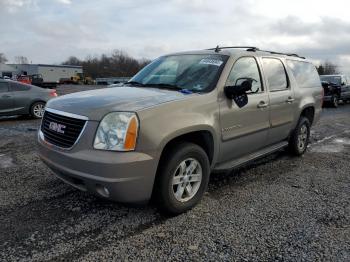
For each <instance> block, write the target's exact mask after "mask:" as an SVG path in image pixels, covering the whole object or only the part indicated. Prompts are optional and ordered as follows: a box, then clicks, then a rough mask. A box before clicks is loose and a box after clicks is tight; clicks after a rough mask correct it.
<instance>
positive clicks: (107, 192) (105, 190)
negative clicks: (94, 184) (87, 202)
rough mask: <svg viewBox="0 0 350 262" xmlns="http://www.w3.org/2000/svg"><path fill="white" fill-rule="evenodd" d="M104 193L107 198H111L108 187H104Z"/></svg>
mask: <svg viewBox="0 0 350 262" xmlns="http://www.w3.org/2000/svg"><path fill="white" fill-rule="evenodd" d="M103 191H104V193H105V194H106V195H107V196H109V190H108V188H107V187H103Z"/></svg>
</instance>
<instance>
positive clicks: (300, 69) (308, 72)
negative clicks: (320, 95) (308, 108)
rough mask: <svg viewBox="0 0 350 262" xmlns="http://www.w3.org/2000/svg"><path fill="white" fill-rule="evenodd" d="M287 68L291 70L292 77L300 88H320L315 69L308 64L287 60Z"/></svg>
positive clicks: (318, 77)
mask: <svg viewBox="0 0 350 262" xmlns="http://www.w3.org/2000/svg"><path fill="white" fill-rule="evenodd" d="M287 65H288V67H289V68H290V69H291V70H292V73H293V76H294V78H295V80H296V81H297V83H298V86H299V87H301V88H309V87H320V86H321V81H320V76H319V75H318V73H317V70H316V67H315V66H314V65H313V64H311V63H308V62H302V61H294V60H287Z"/></svg>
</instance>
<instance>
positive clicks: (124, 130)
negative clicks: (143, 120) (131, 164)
mask: <svg viewBox="0 0 350 262" xmlns="http://www.w3.org/2000/svg"><path fill="white" fill-rule="evenodd" d="M138 129H139V121H138V118H137V116H136V114H135V113H131V112H114V113H110V114H108V115H106V116H105V117H104V118H103V119H102V121H101V123H100V125H99V126H98V128H97V132H96V136H95V141H94V148H95V149H102V150H112V151H131V150H134V149H135V146H136V139H137V133H138Z"/></svg>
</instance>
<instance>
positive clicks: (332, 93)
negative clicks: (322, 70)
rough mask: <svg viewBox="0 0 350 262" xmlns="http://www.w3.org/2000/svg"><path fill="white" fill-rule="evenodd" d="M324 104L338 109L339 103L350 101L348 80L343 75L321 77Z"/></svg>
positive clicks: (349, 82) (349, 80) (349, 79)
mask: <svg viewBox="0 0 350 262" xmlns="http://www.w3.org/2000/svg"><path fill="white" fill-rule="evenodd" d="M320 78H321V81H322V86H323V89H324V102H325V103H326V104H330V105H331V106H333V107H338V104H339V101H340V100H342V101H343V102H348V101H350V78H349V77H347V76H344V75H321V76H320Z"/></svg>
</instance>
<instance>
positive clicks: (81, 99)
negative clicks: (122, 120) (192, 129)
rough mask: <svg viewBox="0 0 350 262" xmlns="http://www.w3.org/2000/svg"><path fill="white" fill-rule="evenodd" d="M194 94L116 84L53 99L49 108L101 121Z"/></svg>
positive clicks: (49, 103) (48, 104)
mask: <svg viewBox="0 0 350 262" xmlns="http://www.w3.org/2000/svg"><path fill="white" fill-rule="evenodd" d="M192 95H195V94H190V95H188V94H183V93H181V92H178V91H172V90H166V89H157V88H142V87H129V86H127V87H114V88H103V89H98V90H91V91H84V92H78V93H73V94H69V95H64V96H61V97H58V98H55V99H53V100H50V101H49V102H48V103H47V105H46V107H48V108H51V109H56V110H60V111H64V112H68V113H73V114H78V115H82V116H87V117H88V118H89V120H96V121H100V120H101V119H102V117H103V116H105V115H106V114H107V113H110V112H115V111H131V112H136V111H139V110H142V109H145V108H148V107H153V106H156V105H159V104H162V103H166V102H170V101H175V100H180V99H184V98H186V97H187V96H192Z"/></svg>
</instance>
